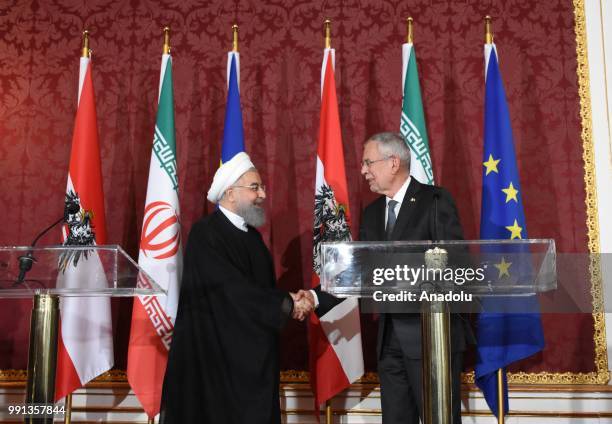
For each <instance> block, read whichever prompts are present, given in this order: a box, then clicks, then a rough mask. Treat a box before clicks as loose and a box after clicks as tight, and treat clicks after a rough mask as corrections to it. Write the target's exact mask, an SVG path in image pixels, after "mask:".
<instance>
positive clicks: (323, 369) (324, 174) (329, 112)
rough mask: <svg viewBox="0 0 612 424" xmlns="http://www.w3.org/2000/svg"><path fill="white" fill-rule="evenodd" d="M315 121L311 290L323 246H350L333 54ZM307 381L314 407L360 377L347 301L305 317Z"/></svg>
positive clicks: (353, 309)
mask: <svg viewBox="0 0 612 424" xmlns="http://www.w3.org/2000/svg"><path fill="white" fill-rule="evenodd" d="M321 87H322V89H321V120H320V124H319V140H318V147H317V171H316V181H315V208H314V231H313V237H314V240H313V268H314V269H313V278H312V286H313V287H316V286H317V285H318V284H319V274H320V271H321V258H320V249H319V244H320V243H321V242H324V241H350V240H351V232H350V227H349V222H350V214H349V207H348V205H349V203H348V201H349V198H348V189H347V183H346V172H345V168H344V150H343V148H342V134H341V131H340V116H339V113H338V99H337V97H336V81H335V78H334V49H330V48H327V49H325V51H324V56H323V67H322V70H321ZM309 327H310V332H309V338H310V380H311V385H312V390H313V393H314V395H315V402H316V405H320V404H321V403H323V402H325V401H327V400H329V399H331V398H332V397H334V396H335V395H336V394H338V393H339V392H341V391H342V390H344V389H345V388H347V387H348V386H349V385H350V384H351V383H352V382H354V381H355V380H357V379H358V378H359V377H361V376H362V375H363V372H364V367H363V353H362V347H361V325H360V320H359V304H358V303H357V299H356V298H348V299H345V300H344V301H343V302H341V303H339V304H338V305H337V306H336V307H334V308H333V309H332V310H330V311H329V312H328V313H326V314H325V315H323V316H322V317H321V318H318V317H317V316H316V315H315V314H310V326H309Z"/></svg>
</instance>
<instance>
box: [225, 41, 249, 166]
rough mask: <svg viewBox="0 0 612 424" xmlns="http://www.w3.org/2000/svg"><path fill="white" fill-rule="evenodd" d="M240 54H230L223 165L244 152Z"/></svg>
mask: <svg viewBox="0 0 612 424" xmlns="http://www.w3.org/2000/svg"><path fill="white" fill-rule="evenodd" d="M238 57H239V56H238V53H236V52H230V53H229V58H228V59H229V78H228V80H229V81H228V90H227V105H226V107H225V125H224V126H223V144H222V145H221V163H225V162H227V161H228V160H230V159H231V158H233V157H234V156H235V155H236V154H237V153H240V152H244V132H243V130H242V109H241V108H240V91H239V90H238Z"/></svg>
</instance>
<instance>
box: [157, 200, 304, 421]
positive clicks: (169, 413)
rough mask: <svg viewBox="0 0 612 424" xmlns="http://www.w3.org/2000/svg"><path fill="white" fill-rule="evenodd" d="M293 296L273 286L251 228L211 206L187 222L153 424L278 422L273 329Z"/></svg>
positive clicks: (259, 242) (269, 265) (265, 255)
mask: <svg viewBox="0 0 612 424" xmlns="http://www.w3.org/2000/svg"><path fill="white" fill-rule="evenodd" d="M292 308H293V301H292V299H291V297H290V296H289V294H288V293H287V292H286V291H283V290H279V289H277V288H276V287H275V277H274V267H273V262H272V258H271V256H270V252H269V251H268V249H267V247H266V246H265V244H264V242H263V240H262V238H261V235H260V234H259V232H258V231H257V230H255V229H254V228H252V227H248V231H247V232H245V231H242V230H240V229H238V228H237V227H236V226H234V225H233V224H232V223H231V222H230V221H229V220H228V219H227V217H226V216H225V215H224V214H223V212H221V211H219V210H217V211H216V212H214V213H212V214H211V215H209V216H207V217H205V218H203V219H202V220H200V221H199V222H197V223H196V224H195V225H194V226H193V228H192V229H191V233H190V235H189V241H188V243H187V249H186V251H185V269H184V273H183V281H182V286H181V294H180V299H179V306H178V312H177V318H176V324H175V328H174V334H173V339H172V345H171V348H170V353H169V357H168V367H167V370H166V375H165V378H164V387H163V394H162V405H161V408H162V409H161V423H164V424H170V423H176V424H178V423H181V424H183V423H210V424H245V423H249V424H279V423H280V405H279V371H280V370H279V332H280V329H281V328H282V327H283V326H284V324H285V323H286V321H287V319H288V318H289V317H290V316H291V311H292Z"/></svg>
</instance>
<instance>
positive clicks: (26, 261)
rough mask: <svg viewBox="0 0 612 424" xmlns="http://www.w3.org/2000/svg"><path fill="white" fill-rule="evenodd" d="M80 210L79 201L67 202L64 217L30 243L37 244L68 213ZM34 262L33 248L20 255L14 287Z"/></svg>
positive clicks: (32, 245)
mask: <svg viewBox="0 0 612 424" xmlns="http://www.w3.org/2000/svg"><path fill="white" fill-rule="evenodd" d="M80 210H81V206H80V205H79V204H78V203H77V202H66V204H65V207H64V215H62V217H61V218H60V219H58V220H57V221H55V222H54V223H53V224H51V225H49V226H48V227H47V228H45V229H44V230H42V231H41V232H40V233H39V234H38V235H37V236H36V238H35V239H34V241H33V242H32V244H31V245H30V247H34V246H36V243H38V240H40V239H41V237H42V236H44V235H45V234H47V233H48V232H49V231H50V230H51V229H52V228H53V227H55V226H56V225H57V224H59V223H60V222H62V221H65V220H66V218H67V217H68V215H72V214H75V213H77V212H78V211H80ZM34 262H36V258H35V257H34V252H33V251H32V249H29V250H28V251H27V253H26V254H25V255H22V256H20V257H19V276H18V277H17V280H16V281H15V283H14V284H13V287H17V286H19V285H20V284H21V283H23V281H24V279H25V276H26V274H27V273H28V271H29V270H31V269H32V265H33V264H34Z"/></svg>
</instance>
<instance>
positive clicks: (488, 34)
mask: <svg viewBox="0 0 612 424" xmlns="http://www.w3.org/2000/svg"><path fill="white" fill-rule="evenodd" d="M485 44H493V29H492V25H491V17H490V16H489V15H487V16H485Z"/></svg>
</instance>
